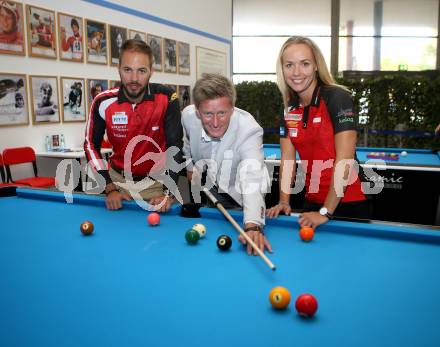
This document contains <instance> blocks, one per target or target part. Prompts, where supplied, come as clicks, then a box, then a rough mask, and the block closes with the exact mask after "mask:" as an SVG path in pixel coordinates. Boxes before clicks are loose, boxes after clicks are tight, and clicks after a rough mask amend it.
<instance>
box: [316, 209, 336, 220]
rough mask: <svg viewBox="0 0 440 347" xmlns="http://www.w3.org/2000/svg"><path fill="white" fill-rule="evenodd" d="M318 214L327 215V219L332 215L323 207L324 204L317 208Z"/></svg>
mask: <svg viewBox="0 0 440 347" xmlns="http://www.w3.org/2000/svg"><path fill="white" fill-rule="evenodd" d="M319 214H320V215H321V216H325V217H327V218H328V219H332V218H333V215H332V214H331V213H329V212H328V210H327V207H324V206H323V207H321V209H320V210H319Z"/></svg>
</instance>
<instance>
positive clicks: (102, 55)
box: [85, 19, 108, 65]
mask: <svg viewBox="0 0 440 347" xmlns="http://www.w3.org/2000/svg"><path fill="white" fill-rule="evenodd" d="M85 22H86V24H85V30H86V31H85V33H86V35H87V50H86V52H87V54H86V60H87V63H92V64H102V65H107V63H108V59H107V55H108V54H107V51H108V49H107V46H108V45H107V24H105V23H101V22H98V21H94V20H90V19H86V20H85Z"/></svg>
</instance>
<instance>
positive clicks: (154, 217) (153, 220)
mask: <svg viewBox="0 0 440 347" xmlns="http://www.w3.org/2000/svg"><path fill="white" fill-rule="evenodd" d="M147 221H148V224H150V225H158V224H159V222H160V215H159V213H157V212H151V213H150V214H149V215H148V217H147Z"/></svg>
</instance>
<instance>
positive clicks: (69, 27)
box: [58, 12, 84, 63]
mask: <svg viewBox="0 0 440 347" xmlns="http://www.w3.org/2000/svg"><path fill="white" fill-rule="evenodd" d="M58 56H59V57H60V60H66V61H74V62H79V63H82V62H84V20H83V18H82V17H77V16H72V15H70V14H66V13H61V12H58Z"/></svg>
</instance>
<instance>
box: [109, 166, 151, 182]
mask: <svg viewBox="0 0 440 347" xmlns="http://www.w3.org/2000/svg"><path fill="white" fill-rule="evenodd" d="M110 166H111V168H112V169H113V170H115V171H116V172H117V173H118V174H120V175H122V176H124V178H125V172H124V170H122V169H120V168H118V167H116V166H114V165H113V163H110ZM145 177H149V176H137V175H131V178H132V180H133V181H134V182H137V181H142V180H143V179H144V178H145ZM150 179H152V178H151V177H150Z"/></svg>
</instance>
